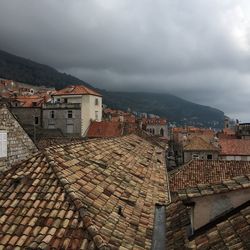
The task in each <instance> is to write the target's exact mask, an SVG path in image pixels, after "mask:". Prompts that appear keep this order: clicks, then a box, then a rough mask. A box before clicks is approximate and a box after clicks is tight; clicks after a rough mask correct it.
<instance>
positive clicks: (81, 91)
mask: <svg viewBox="0 0 250 250" xmlns="http://www.w3.org/2000/svg"><path fill="white" fill-rule="evenodd" d="M53 95H54V96H58V95H95V96H101V95H100V94H99V93H97V92H96V91H94V90H92V89H90V88H88V87H86V86H83V85H72V86H68V87H65V88H64V89H60V90H58V91H56V92H54V93H53Z"/></svg>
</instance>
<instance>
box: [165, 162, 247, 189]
mask: <svg viewBox="0 0 250 250" xmlns="http://www.w3.org/2000/svg"><path fill="white" fill-rule="evenodd" d="M249 174H250V162H247V161H212V160H209V161H204V160H192V161H191V162H189V163H187V164H185V165H183V166H182V167H180V168H178V169H176V170H174V171H173V172H172V173H171V174H170V179H169V182H170V190H171V191H172V192H174V191H177V190H180V189H186V188H191V187H195V186H197V185H199V184H206V185H208V184H216V183H222V182H223V181H226V180H229V179H231V178H233V177H237V176H244V175H249Z"/></svg>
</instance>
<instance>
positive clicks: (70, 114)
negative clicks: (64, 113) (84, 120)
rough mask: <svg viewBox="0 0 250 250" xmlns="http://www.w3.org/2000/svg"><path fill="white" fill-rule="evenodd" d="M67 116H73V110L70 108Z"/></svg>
mask: <svg viewBox="0 0 250 250" xmlns="http://www.w3.org/2000/svg"><path fill="white" fill-rule="evenodd" d="M68 118H69V119H71V118H73V111H72V110H68Z"/></svg>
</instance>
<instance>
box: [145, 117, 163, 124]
mask: <svg viewBox="0 0 250 250" xmlns="http://www.w3.org/2000/svg"><path fill="white" fill-rule="evenodd" d="M142 123H143V124H153V125H157V124H159V125H166V124H167V120H166V119H163V118H142Z"/></svg>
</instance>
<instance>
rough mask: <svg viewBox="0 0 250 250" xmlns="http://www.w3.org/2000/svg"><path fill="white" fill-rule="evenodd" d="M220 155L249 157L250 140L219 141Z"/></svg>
mask: <svg viewBox="0 0 250 250" xmlns="http://www.w3.org/2000/svg"><path fill="white" fill-rule="evenodd" d="M219 144H220V147H221V152H220V154H221V155H249V156H250V140H243V139H224V140H223V139H221V140H220V141H219Z"/></svg>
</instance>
